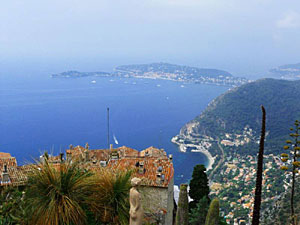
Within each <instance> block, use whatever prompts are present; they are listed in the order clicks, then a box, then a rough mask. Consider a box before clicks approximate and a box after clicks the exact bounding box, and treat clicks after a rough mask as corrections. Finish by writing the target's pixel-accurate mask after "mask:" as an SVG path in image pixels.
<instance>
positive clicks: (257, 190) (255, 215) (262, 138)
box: [252, 106, 266, 225]
mask: <svg viewBox="0 0 300 225" xmlns="http://www.w3.org/2000/svg"><path fill="white" fill-rule="evenodd" d="M261 110H262V125H261V135H260V144H259V152H258V161H257V172H256V185H255V198H254V199H255V200H254V210H253V219H252V225H259V216H260V206H261V191H262V177H263V161H264V143H265V136H266V110H265V108H264V107H263V106H262V107H261Z"/></svg>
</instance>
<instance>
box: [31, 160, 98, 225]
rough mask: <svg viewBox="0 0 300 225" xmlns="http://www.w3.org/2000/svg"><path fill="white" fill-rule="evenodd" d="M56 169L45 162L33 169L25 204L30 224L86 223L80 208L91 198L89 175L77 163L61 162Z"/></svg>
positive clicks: (91, 183) (83, 212)
mask: <svg viewBox="0 0 300 225" xmlns="http://www.w3.org/2000/svg"><path fill="white" fill-rule="evenodd" d="M58 166H59V168H55V167H54V166H53V165H51V164H49V163H48V161H47V160H45V161H44V162H42V163H39V164H38V165H36V166H33V167H32V174H31V175H30V176H29V178H28V184H27V189H26V195H25V198H26V199H25V201H26V202H27V205H28V209H29V210H30V211H31V212H32V216H31V218H30V222H31V223H32V224H41V225H42V224H45V225H47V224H49V225H52V224H57V225H60V224H79V225H81V224H86V215H85V211H84V209H83V207H84V205H86V204H88V201H89V199H90V196H91V194H92V193H91V189H92V187H93V182H92V180H91V177H92V173H91V172H88V171H84V170H83V169H81V168H80V167H79V165H78V163H61V164H60V165H58Z"/></svg>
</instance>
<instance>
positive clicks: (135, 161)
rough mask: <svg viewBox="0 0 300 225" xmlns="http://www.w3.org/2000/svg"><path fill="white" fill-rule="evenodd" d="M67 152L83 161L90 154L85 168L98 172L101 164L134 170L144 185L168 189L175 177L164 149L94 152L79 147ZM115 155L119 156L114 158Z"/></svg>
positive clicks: (126, 148)
mask: <svg viewBox="0 0 300 225" xmlns="http://www.w3.org/2000/svg"><path fill="white" fill-rule="evenodd" d="M66 152H67V154H69V155H72V157H77V158H78V156H82V157H81V159H85V157H86V156H85V154H86V153H87V152H88V157H89V160H87V161H86V164H85V166H86V167H87V168H89V169H93V170H97V168H100V167H102V166H103V165H101V164H100V162H103V163H104V166H107V167H108V168H112V169H121V170H129V169H132V170H134V171H135V175H134V176H136V177H139V178H141V179H142V185H147V186H156V187H168V184H169V183H170V181H171V179H172V178H173V176H174V168H173V163H172V161H170V160H169V159H168V157H167V154H166V152H165V151H164V150H163V149H157V148H155V147H149V148H147V149H145V150H143V151H141V152H139V151H137V150H135V149H132V148H129V147H126V146H122V147H119V148H116V149H93V150H88V149H86V148H84V147H81V146H77V147H75V148H73V149H68V150H67V151H66ZM114 153H117V154H116V155H115V157H112V154H114ZM106 163H107V164H106Z"/></svg>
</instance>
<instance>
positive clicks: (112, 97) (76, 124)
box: [0, 75, 228, 184]
mask: <svg viewBox="0 0 300 225" xmlns="http://www.w3.org/2000/svg"><path fill="white" fill-rule="evenodd" d="M92 80H95V81H96V83H91V81H92ZM226 90H228V87H221V86H213V85H203V84H190V83H188V84H184V83H181V82H173V81H166V80H150V79H134V78H103V77H96V78H95V77H87V78H78V79H53V78H50V77H49V75H44V76H28V75H27V76H15V77H12V76H2V77H0V151H1V152H9V153H11V154H12V155H13V156H15V157H16V158H17V160H18V164H20V165H21V164H24V163H26V162H28V161H31V160H32V159H33V158H36V157H38V156H39V155H40V154H41V153H42V152H44V151H45V150H48V151H49V152H52V153H53V154H57V153H59V152H60V151H64V150H65V149H66V148H67V147H68V146H69V145H70V144H73V145H83V146H84V145H85V143H86V142H88V143H89V145H90V148H91V149H96V148H106V147H107V107H109V109H110V143H113V144H114V147H119V146H123V145H125V146H128V147H131V148H134V149H137V150H142V149H145V148H147V147H149V146H155V147H158V148H163V149H165V151H166V152H167V153H168V154H173V160H174V167H175V184H180V183H183V182H188V180H189V179H190V177H191V174H192V171H193V167H194V165H196V164H204V165H207V158H206V156H205V155H203V154H201V153H191V152H187V153H182V152H180V151H179V149H178V147H177V146H176V145H175V144H173V143H172V142H171V138H172V137H173V136H174V135H176V134H178V133H179V130H180V128H181V127H182V126H183V125H184V124H185V123H187V122H188V121H190V120H192V119H193V118H195V117H196V116H197V115H199V114H200V113H201V111H203V110H204V109H205V107H206V106H207V104H208V103H209V102H210V101H211V100H212V99H214V98H215V97H217V96H218V95H220V94H222V93H224V92H225V91H226ZM113 136H115V138H116V140H117V142H118V144H116V141H115V140H114V138H113Z"/></svg>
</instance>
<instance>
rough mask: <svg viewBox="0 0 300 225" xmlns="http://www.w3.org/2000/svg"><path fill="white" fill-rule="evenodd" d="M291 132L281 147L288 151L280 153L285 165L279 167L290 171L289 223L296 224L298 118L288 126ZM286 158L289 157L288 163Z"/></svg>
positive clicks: (298, 163)
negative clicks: (291, 125)
mask: <svg viewBox="0 0 300 225" xmlns="http://www.w3.org/2000/svg"><path fill="white" fill-rule="evenodd" d="M290 130H291V131H292V133H290V137H291V139H292V140H287V141H286V144H287V145H285V146H283V148H284V149H285V150H287V151H288V153H282V154H281V161H282V162H284V163H285V164H286V165H284V166H281V169H282V170H284V171H286V172H288V171H290V172H292V187H291V199H290V201H291V224H292V225H296V224H297V222H296V217H295V209H294V195H295V183H296V174H297V173H298V168H299V167H300V161H299V158H300V154H299V151H300V147H299V145H300V140H299V136H300V134H299V130H300V122H299V121H298V120H296V121H295V123H294V127H292V128H290ZM288 159H290V164H288V162H289V161H288Z"/></svg>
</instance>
